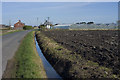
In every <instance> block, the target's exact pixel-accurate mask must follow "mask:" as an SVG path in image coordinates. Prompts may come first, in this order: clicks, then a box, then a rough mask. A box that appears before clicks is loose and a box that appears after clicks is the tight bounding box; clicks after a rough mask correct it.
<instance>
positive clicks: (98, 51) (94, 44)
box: [42, 30, 120, 75]
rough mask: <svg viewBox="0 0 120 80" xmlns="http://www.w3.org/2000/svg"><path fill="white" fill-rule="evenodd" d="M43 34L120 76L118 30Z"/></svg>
mask: <svg viewBox="0 0 120 80" xmlns="http://www.w3.org/2000/svg"><path fill="white" fill-rule="evenodd" d="M42 32H43V33H44V34H45V35H46V36H47V37H49V38H52V39H53V40H55V41H56V42H57V43H59V44H61V45H62V46H64V47H65V48H67V49H68V50H70V51H72V54H74V53H77V54H78V55H81V56H82V57H83V58H84V59H86V60H90V61H93V62H97V63H98V64H99V65H100V66H105V67H108V68H111V69H112V70H113V74H116V75H119V74H120V69H119V67H120V63H119V51H118V40H119V39H118V31H117V30H47V31H42Z"/></svg>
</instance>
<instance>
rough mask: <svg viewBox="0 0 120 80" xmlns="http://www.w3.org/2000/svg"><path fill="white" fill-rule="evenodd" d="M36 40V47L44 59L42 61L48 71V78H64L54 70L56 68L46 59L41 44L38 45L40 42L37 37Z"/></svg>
mask: <svg viewBox="0 0 120 80" xmlns="http://www.w3.org/2000/svg"><path fill="white" fill-rule="evenodd" d="M35 42H36V49H37V52H38V54H39V56H40V58H41V60H42V63H43V66H44V69H45V71H46V75H47V77H48V78H56V79H58V80H62V78H61V77H60V75H59V74H58V73H57V72H56V71H55V70H54V68H53V67H52V66H51V64H50V63H49V62H48V61H47V60H46V58H45V57H44V55H43V53H42V51H41V49H40V47H39V45H38V42H37V40H36V37H35Z"/></svg>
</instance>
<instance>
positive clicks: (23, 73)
mask: <svg viewBox="0 0 120 80" xmlns="http://www.w3.org/2000/svg"><path fill="white" fill-rule="evenodd" d="M3 78H46V73H45V70H44V67H43V65H42V61H41V59H40V57H39V55H38V53H37V51H36V45H35V41H34V31H32V32H30V33H28V34H27V35H26V36H25V37H24V39H23V40H22V42H21V44H20V46H19V48H18V50H17V52H16V53H15V55H14V57H13V58H12V59H11V60H9V61H8V64H7V68H6V70H5V72H4V74H3Z"/></svg>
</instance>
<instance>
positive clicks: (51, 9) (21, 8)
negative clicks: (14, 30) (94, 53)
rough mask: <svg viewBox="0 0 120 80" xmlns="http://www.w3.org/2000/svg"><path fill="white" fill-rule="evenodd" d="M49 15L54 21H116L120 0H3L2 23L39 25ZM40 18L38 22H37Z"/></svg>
mask: <svg viewBox="0 0 120 80" xmlns="http://www.w3.org/2000/svg"><path fill="white" fill-rule="evenodd" d="M47 17H50V21H51V22H52V23H54V24H55V23H76V22H83V21H85V22H89V21H93V22H95V23H113V22H114V23H116V21H117V20H118V2H2V23H3V24H7V25H8V24H9V22H11V24H12V25H14V23H16V22H17V21H18V20H21V21H22V22H24V23H25V24H27V25H39V24H40V23H43V22H44V21H45V19H47ZM37 18H38V22H37Z"/></svg>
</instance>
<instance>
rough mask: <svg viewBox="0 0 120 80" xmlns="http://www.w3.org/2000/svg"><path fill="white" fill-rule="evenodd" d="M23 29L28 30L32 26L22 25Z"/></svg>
mask: <svg viewBox="0 0 120 80" xmlns="http://www.w3.org/2000/svg"><path fill="white" fill-rule="evenodd" d="M23 29H24V30H29V29H33V27H32V26H24V27H23Z"/></svg>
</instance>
